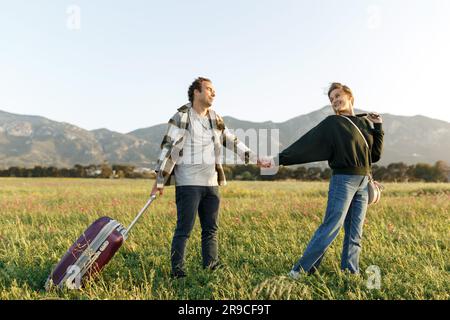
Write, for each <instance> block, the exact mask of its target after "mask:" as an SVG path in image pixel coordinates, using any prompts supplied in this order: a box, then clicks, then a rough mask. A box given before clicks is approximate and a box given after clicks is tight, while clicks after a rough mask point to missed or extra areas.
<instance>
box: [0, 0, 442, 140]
mask: <svg viewBox="0 0 450 320" xmlns="http://www.w3.org/2000/svg"><path fill="white" fill-rule="evenodd" d="M72 5H75V7H72ZM200 75H201V76H206V77H209V78H211V79H212V80H213V83H214V85H215V87H216V92H217V93H216V94H217V96H216V101H215V106H214V108H215V109H216V110H217V111H218V112H219V113H220V114H222V115H229V116H233V117H236V118H239V119H242V120H249V121H258V122H259V121H267V120H272V121H275V122H282V121H286V120H288V119H290V118H292V117H295V116H298V115H301V114H305V113H308V112H311V111H314V110H316V109H318V108H321V107H323V106H324V105H326V104H328V99H327V96H326V95H325V94H324V90H325V88H326V87H327V86H328V85H329V83H330V82H333V81H339V82H343V83H345V84H347V85H349V86H350V87H351V88H352V90H353V91H354V94H355V106H356V107H357V108H362V109H368V110H374V111H378V112H383V113H384V112H387V113H391V114H397V115H416V114H422V115H425V116H429V117H432V118H436V119H441V120H446V121H449V122H450V103H449V98H448V97H449V95H450V81H449V75H450V1H448V0H403V1H400V0H386V1H385V0H372V1H364V0H359V1H356V0H343V1H335V0H317V1H312V0H309V1H302V0H291V1H288V0H277V1H275V0H272V1H266V0H227V1H215V0H210V1H203V0H190V1H182V0H178V1H175V0H168V1H152V0H150V1H143V0H142V1H138V0H128V1H106V0H71V1H65V0H58V1H55V0H35V1H28V0H14V1H3V0H1V1H0V110H3V111H8V112H12V113H19V114H31V115H41V116H44V117H47V118H50V119H52V120H56V121H65V122H69V123H72V124H75V125H77V126H80V127H82V128H84V129H89V130H91V129H97V128H108V129H110V130H115V131H119V132H123V133H125V132H129V131H132V130H135V129H138V128H143V127H148V126H151V125H155V124H158V123H163V122H166V121H167V120H168V119H169V117H170V116H171V115H172V114H173V113H174V112H175V109H176V108H177V107H179V106H181V105H182V104H184V103H185V102H187V93H186V92H187V88H188V86H189V84H190V83H191V82H192V80H194V78H195V77H197V76H200Z"/></svg>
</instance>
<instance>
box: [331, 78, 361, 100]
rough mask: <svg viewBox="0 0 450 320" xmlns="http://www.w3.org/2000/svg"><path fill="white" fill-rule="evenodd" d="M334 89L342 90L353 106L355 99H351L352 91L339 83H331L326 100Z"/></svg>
mask: <svg viewBox="0 0 450 320" xmlns="http://www.w3.org/2000/svg"><path fill="white" fill-rule="evenodd" d="M335 89H342V90H343V91H344V92H345V93H346V94H347V95H348V96H349V97H350V101H351V102H352V105H353V104H354V102H355V98H354V97H353V93H352V90H351V89H350V88H349V87H347V86H346V85H344V84H342V83H339V82H333V83H332V84H331V85H330V89H328V99H330V94H331V92H332V91H333V90H335Z"/></svg>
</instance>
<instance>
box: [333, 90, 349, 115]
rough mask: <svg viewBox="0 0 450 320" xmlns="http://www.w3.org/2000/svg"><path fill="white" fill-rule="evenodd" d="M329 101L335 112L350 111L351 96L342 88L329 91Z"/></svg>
mask: <svg viewBox="0 0 450 320" xmlns="http://www.w3.org/2000/svg"><path fill="white" fill-rule="evenodd" d="M330 102H331V107H332V108H333V110H334V113H335V114H343V113H352V110H353V106H352V102H351V98H350V97H349V95H348V94H346V93H345V91H344V90H342V89H340V88H338V89H334V90H333V91H331V93H330Z"/></svg>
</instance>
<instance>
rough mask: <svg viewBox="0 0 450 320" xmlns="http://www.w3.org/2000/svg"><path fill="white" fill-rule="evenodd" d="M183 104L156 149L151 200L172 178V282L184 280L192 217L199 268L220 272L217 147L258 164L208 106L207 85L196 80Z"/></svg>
mask: <svg viewBox="0 0 450 320" xmlns="http://www.w3.org/2000/svg"><path fill="white" fill-rule="evenodd" d="M188 97H189V103H187V104H186V105H184V106H182V107H181V108H179V109H178V112H177V113H176V114H175V115H174V116H173V117H172V118H171V119H170V120H169V124H168V129H167V133H166V135H165V137H164V139H163V141H162V143H161V149H162V150H161V154H160V157H159V159H158V162H157V165H156V169H155V171H156V172H157V177H156V181H155V184H154V186H153V189H152V195H153V194H156V193H158V192H159V194H160V195H162V194H163V188H164V185H165V184H170V180H171V176H172V175H174V176H175V184H176V188H175V193H176V204H177V225H176V229H175V233H174V236H173V240H172V247H171V263H172V273H171V276H172V277H173V278H182V277H185V276H186V273H185V270H184V259H185V248H186V243H187V240H188V238H189V236H190V233H191V231H192V229H193V227H194V223H195V216H196V214H197V211H198V215H199V218H200V224H201V227H202V237H201V239H202V257H203V268H209V269H211V270H215V269H217V268H218V267H220V266H221V264H220V262H219V258H218V252H217V231H218V215H219V204H220V196H219V190H218V186H219V185H220V186H222V185H225V184H226V180H225V174H224V171H223V168H222V165H221V160H222V152H221V150H222V149H221V148H222V145H224V146H225V147H227V148H229V149H231V150H233V151H234V152H235V153H237V154H238V156H239V157H240V158H241V159H242V160H243V161H244V162H245V163H246V164H247V163H249V162H253V163H255V162H256V163H257V164H258V165H259V166H266V167H267V166H269V165H270V163H267V162H266V161H265V160H264V161H263V163H261V161H260V160H258V159H257V157H256V155H255V154H254V153H253V152H252V151H251V150H250V149H249V148H247V147H246V146H245V144H243V143H242V142H240V141H239V140H238V139H237V138H236V137H235V136H234V135H233V134H231V132H230V131H229V130H228V129H227V128H226V126H225V123H224V121H223V119H222V118H221V117H220V116H219V115H217V114H216V113H215V112H214V110H212V109H211V106H212V104H213V101H214V97H215V89H214V86H213V84H212V82H211V80H209V79H207V78H202V77H199V78H197V79H196V80H195V81H194V82H193V83H192V84H191V86H190V87H189V90H188Z"/></svg>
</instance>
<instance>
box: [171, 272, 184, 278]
mask: <svg viewBox="0 0 450 320" xmlns="http://www.w3.org/2000/svg"><path fill="white" fill-rule="evenodd" d="M170 277H171V278H172V279H181V278H186V273H185V272H184V271H176V272H172V273H171V274H170Z"/></svg>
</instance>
